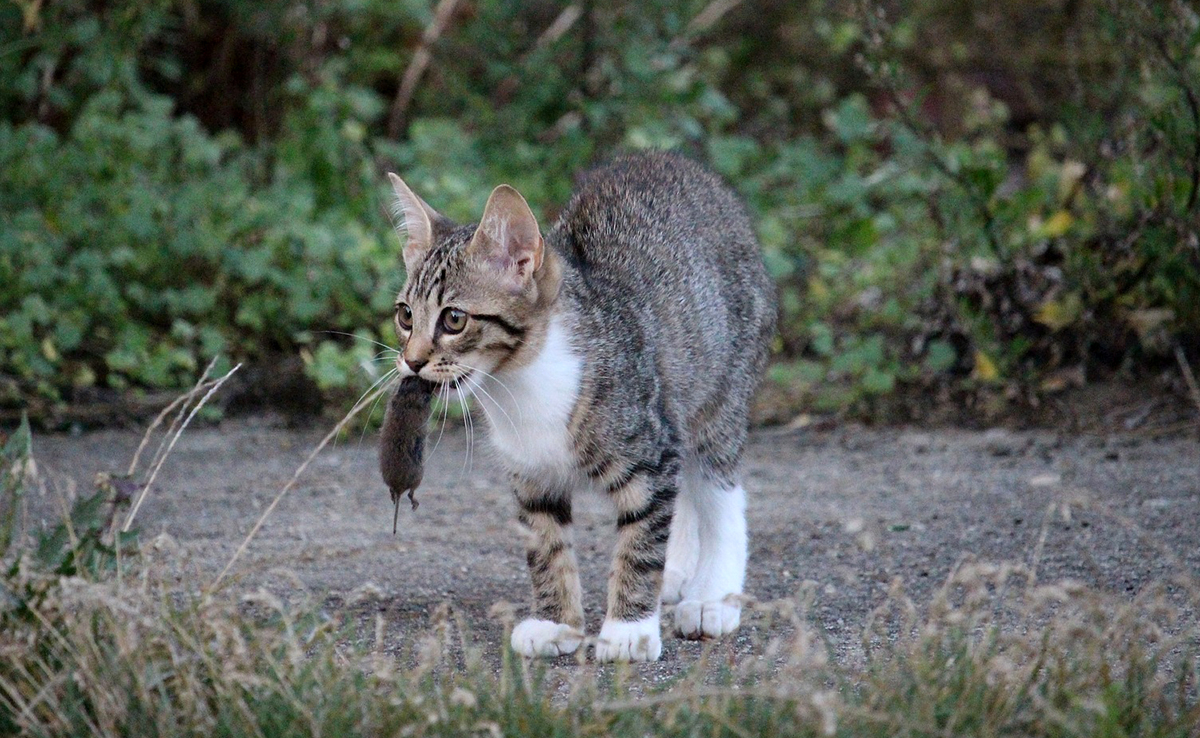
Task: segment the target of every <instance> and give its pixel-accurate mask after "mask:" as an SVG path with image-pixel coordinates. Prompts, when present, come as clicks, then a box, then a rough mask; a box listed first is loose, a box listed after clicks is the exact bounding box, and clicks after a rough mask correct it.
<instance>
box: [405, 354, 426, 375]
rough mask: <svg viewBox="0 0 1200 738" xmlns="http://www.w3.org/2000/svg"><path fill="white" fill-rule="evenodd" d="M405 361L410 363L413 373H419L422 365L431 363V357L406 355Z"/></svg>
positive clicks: (409, 366)
mask: <svg viewBox="0 0 1200 738" xmlns="http://www.w3.org/2000/svg"><path fill="white" fill-rule="evenodd" d="M404 363H405V364H408V368H409V369H412V373H413V374H418V373H420V371H421V367H423V366H425V365H426V364H428V363H429V359H409V358H407V357H406V358H405V359H404Z"/></svg>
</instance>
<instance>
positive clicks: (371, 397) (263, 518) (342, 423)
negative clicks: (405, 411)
mask: <svg viewBox="0 0 1200 738" xmlns="http://www.w3.org/2000/svg"><path fill="white" fill-rule="evenodd" d="M389 389H391V385H390V384H387V385H384V386H383V387H380V388H377V389H376V390H375V391H373V392H369V393H367V394H366V395H364V396H363V397H362V399H360V400H359V401H358V403H357V404H355V406H354V407H352V408H350V412H348V413H346V416H345V417H344V418H342V419H341V420H339V421H338V423H337V425H335V426H333V430H331V431H329V433H327V434H325V437H324V438H322V439H321V442H320V443H318V444H317V446H316V448H314V449H313V450H312V451H311V452H310V453H309V454H308V457H307V458H306V459H304V463H303V464H301V465H300V466H299V468H297V469H296V471H295V473H294V474H292V478H291V479H290V480H288V483H287V484H285V485H283V489H281V490H279V494H277V495H275V499H273V500H271V504H270V505H267V509H266V510H263V514H262V515H260V516H259V518H258V522H256V523H255V524H254V527H253V528H251V529H250V532H249V533H247V534H246V537H245V538H244V539H243V540H242V543H241V545H240V546H238V548H237V550H236V551H234V552H233V556H232V557H230V559H229V563H227V564H225V568H224V569H222V570H221V573H220V574H218V575H217V578H216V579H214V580H213V582H212V584H210V585H209V590H213V589H216V587H217V585H219V584H220V583H221V581H222V580H223V579H225V575H226V574H228V573H229V570H230V569H231V568H233V565H234V563H236V562H237V560H238V559H239V558H240V557H241V555H242V553H244V552H245V550H246V547H247V546H249V545H250V541H251V540H253V539H254V536H255V535H256V534H257V533H258V530H259V528H262V526H263V523H265V522H267V518H268V517H270V515H271V513H272V512H273V511H274V510H275V508H276V506H278V505H279V502H280V501H281V500H282V499H283V498H284V496H285V495H286V494H287V493H288V492H289V491H291V489H292V487H294V486H295V485H296V482H297V481H298V480H299V479H300V475H301V474H303V473H304V470H305V469H307V468H308V465H309V464H310V463H312V460H313V459H315V458H316V457H317V454H319V453H321V450H322V449H323V448H325V446H326V445H328V444H329V442H330V441H331V440H333V439H334V438H335V437H336V436H337V434H338V433H341V432H342V429H343V428H345V427H346V425H347V424H348V423H349V422H350V421H351V420H352V419H353V418H354V416H356V415H358V413H359V412H360V411H361V410H362V409H363V408H364V407H366V406H367V405H368V404H370V403H371V402H374V401H375V399H376V398H377V397H379V396H380V395H381V394H383V393H384V392H387V391H388V390H389Z"/></svg>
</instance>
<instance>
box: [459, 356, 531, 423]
mask: <svg viewBox="0 0 1200 738" xmlns="http://www.w3.org/2000/svg"><path fill="white" fill-rule="evenodd" d="M458 365H459V366H462V367H466V368H467V369H470V368H471V367H468V366H467V365H466V364H462V363H459V364H458ZM472 371H477V372H479V373H480V374H484V375H487V372H484V371H481V370H479V369H473V370H472ZM488 376H490V375H488ZM470 379H473V377H470V378H468V381H465V382H463V383H462V386H464V387H466V388H467V390H468V391H469V392H470V393H471V396H472V397H474V398H475V399H477V400H479V405H480V407H482V408H483V414H484V415H485V416H486V417H487V419H488V422H489V423H491V424H493V425H495V423H494V422H493V420H492V415H491V413H489V412H488V408H487V405H488V404H487V402H484V401H483V398H481V397H479V395H478V394H476V390H478V391H479V392H482V393H483V395H484V397H486V398H487V399H488V401H489V402H491V404H493V405H495V406H496V409H497V410H499V411H500V412H502V413H504V418H505V419H506V420H508V424H509V425H510V426H512V429H513V433H514V434H515V435H517V436H518V437H520V435H521V431H520V429H519V428H518V427H517V424H516V423H514V422H513V419H512V416H511V415H509V414H508V411H507V410H505V409H504V406H503V405H501V404H500V403H499V402H496V398H495V397H493V396H492V393H490V392H488V391H487V388H485V387H484V386H483V383H482V382H471V381H469V380H470ZM506 389H507V388H506ZM509 395H512V392H509ZM513 401H514V403H515V402H516V397H513ZM515 407H516V408H517V415H518V416H520V415H522V413H521V408H520V406H519V405H518V406H515Z"/></svg>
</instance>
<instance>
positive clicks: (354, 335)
mask: <svg viewBox="0 0 1200 738" xmlns="http://www.w3.org/2000/svg"><path fill="white" fill-rule="evenodd" d="M313 332H314V333H329V334H332V335H335V336H349V337H350V338H353V339H356V340H359V341H366V342H367V343H373V344H375V345H376V346H378V347H380V348H382V349H385V350H387V351H395V350H396V349H394V348H392V347H391V346H389V345H387V344H386V343H380V342H379V341H376V340H374V339H372V338H367V337H366V336H360V335H358V334H357V333H347V332H346V331H313Z"/></svg>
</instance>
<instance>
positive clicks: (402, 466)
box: [379, 377, 436, 535]
mask: <svg viewBox="0 0 1200 738" xmlns="http://www.w3.org/2000/svg"><path fill="white" fill-rule="evenodd" d="M435 386H436V385H435V384H434V383H433V382H429V381H426V380H424V379H421V378H420V377H405V378H404V379H402V380H400V384H398V385H397V386H396V391H395V392H394V393H393V394H392V398H391V400H389V401H388V407H387V414H386V415H385V416H384V418H383V430H382V432H381V433H380V439H379V472H380V474H382V475H383V481H384V482H385V483H386V484H387V486H388V489H390V490H391V493H392V502H393V503H394V504H395V505H396V512H395V515H394V516H393V518H392V534H393V535H395V533H396V521H397V519H398V518H399V516H400V497H401V495H403V494H404V493H405V492H407V493H408V499H409V500H410V501H411V502H412V507H413V509H414V510H416V509H417V498H416V497H415V496H413V493H414V492H415V491H416V489H417V487H419V486H420V485H421V476H422V474H423V472H424V461H425V459H424V454H425V421H426V420H427V419H428V418H429V406H430V403H432V401H433V390H434V387H435Z"/></svg>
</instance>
